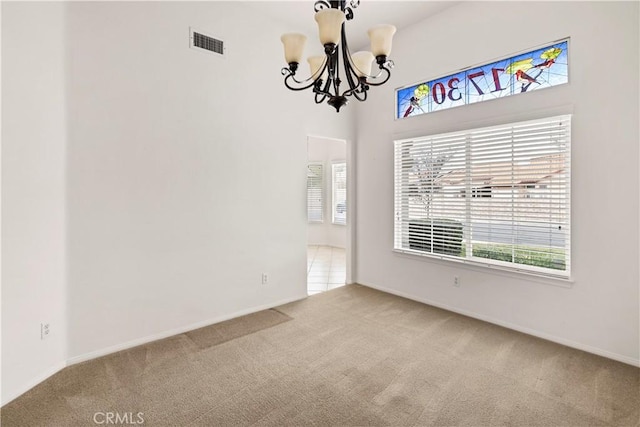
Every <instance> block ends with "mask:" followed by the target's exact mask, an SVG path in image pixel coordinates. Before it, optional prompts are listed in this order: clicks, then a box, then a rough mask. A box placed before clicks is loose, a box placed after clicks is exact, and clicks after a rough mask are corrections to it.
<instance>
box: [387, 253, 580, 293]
mask: <svg viewBox="0 0 640 427" xmlns="http://www.w3.org/2000/svg"><path fill="white" fill-rule="evenodd" d="M392 251H393V252H394V253H395V254H396V255H399V256H402V257H406V258H410V259H414V260H415V259H421V260H424V261H428V262H435V263H438V264H449V265H451V264H456V266H459V267H461V268H464V269H465V270H471V271H477V272H479V273H484V274H487V273H488V274H496V275H499V276H505V277H511V278H516V279H520V280H526V281H529V282H536V283H542V284H544V285H551V286H558V287H562V288H571V287H573V284H574V280H573V278H572V277H568V278H567V277H560V276H548V275H544V274H538V273H536V272H534V271H529V270H522V269H518V268H517V267H515V268H510V267H503V266H501V265H496V264H489V263H483V262H480V261H475V260H466V259H456V258H452V257H448V256H445V255H433V254H425V253H420V252H417V251H411V250H407V249H393V250H392Z"/></svg>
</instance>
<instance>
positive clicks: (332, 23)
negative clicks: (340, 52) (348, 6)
mask: <svg viewBox="0 0 640 427" xmlns="http://www.w3.org/2000/svg"><path fill="white" fill-rule="evenodd" d="M314 18H315V20H316V22H317V23H318V30H319V31H320V43H322V45H323V46H324V45H326V44H328V43H333V44H335V45H337V44H338V42H340V30H341V29H342V23H343V22H344V19H345V16H344V12H343V11H341V10H339V9H322V10H319V11H318V12H316V14H315V16H314Z"/></svg>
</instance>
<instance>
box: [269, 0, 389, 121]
mask: <svg viewBox="0 0 640 427" xmlns="http://www.w3.org/2000/svg"><path fill="white" fill-rule="evenodd" d="M359 4H360V0H349V1H346V0H338V1H333V0H331V1H326V0H318V1H316V3H315V7H314V9H315V12H316V13H315V20H316V22H317V23H318V30H319V33H320V43H321V44H322V46H323V47H324V55H318V56H310V57H309V58H308V59H307V61H308V62H309V68H310V71H311V76H310V77H309V78H308V79H306V80H298V78H296V72H297V71H298V65H299V64H300V60H301V59H302V52H303V50H304V46H305V44H306V41H307V37H306V36H305V35H304V34H299V33H287V34H283V35H282V37H281V38H280V39H281V40H282V44H283V45H284V56H285V60H286V61H287V64H289V67H288V68H286V67H285V68H283V69H282V75H283V76H285V78H284V84H285V86H286V87H288V88H289V89H291V90H295V91H298V90H305V89H309V88H313V92H314V94H315V101H316V104H320V103H322V102H324V101H325V100H327V103H328V104H329V105H331V106H332V107H334V108H335V109H336V112H339V111H340V107H342V106H343V105H345V104H347V102H348V98H349V97H353V98H355V99H357V100H358V101H365V100H366V99H367V91H368V90H369V87H370V86H380V85H382V84H384V83H386V82H387V80H389V77H390V76H391V68H393V61H391V60H389V59H387V57H388V56H389V53H390V52H391V41H392V38H393V35H394V34H395V32H396V27H394V26H393V25H376V26H375V27H373V28H371V29H369V31H368V34H369V39H370V40H371V52H369V51H361V52H355V53H353V54H351V52H350V51H349V46H348V44H347V37H346V34H345V29H344V24H345V21H349V20H351V19H353V9H355V8H357V7H358V5H359ZM341 58H342V67H340V65H341ZM374 60H375V62H376V64H377V65H378V68H379V71H376V75H375V76H374V75H372V74H371V69H372V67H373V62H374ZM340 68H342V73H343V74H342V76H341V74H340V73H341V70H340ZM343 83H346V84H347V85H348V88H346V87H345V88H344V89H343V90H342V91H341V88H340V86H341V85H342V84H343Z"/></svg>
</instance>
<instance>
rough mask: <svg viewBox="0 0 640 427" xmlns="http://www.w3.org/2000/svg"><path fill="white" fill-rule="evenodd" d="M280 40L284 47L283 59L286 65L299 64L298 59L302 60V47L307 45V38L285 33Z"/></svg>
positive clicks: (302, 35)
mask: <svg viewBox="0 0 640 427" xmlns="http://www.w3.org/2000/svg"><path fill="white" fill-rule="evenodd" d="M280 40H282V44H283V45H284V59H285V61H287V64H291V63H292V62H297V63H299V62H300V59H302V52H303V51H304V45H305V44H306V43H307V36H305V35H304V34H299V33H287V34H283V35H282V37H280Z"/></svg>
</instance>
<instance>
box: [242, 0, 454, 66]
mask: <svg viewBox="0 0 640 427" xmlns="http://www.w3.org/2000/svg"><path fill="white" fill-rule="evenodd" d="M458 3H461V2H460V1H381V0H360V6H358V7H357V8H356V9H354V10H353V12H354V18H353V19H352V20H351V21H347V24H346V31H347V38H348V41H349V49H350V50H351V51H352V52H353V51H355V50H358V49H362V48H367V46H368V44H369V40H368V37H367V30H368V29H369V28H370V27H372V26H374V25H376V24H393V25H395V26H396V27H397V28H398V29H400V28H402V27H406V26H408V25H411V24H414V23H416V22H419V21H421V20H423V19H425V18H427V17H429V16H432V15H435V14H436V13H438V12H440V11H442V10H444V9H446V8H448V7H451V6H455V5H456V4H458ZM245 4H246V5H249V6H251V7H252V8H256V9H258V10H260V12H261V13H264V14H265V15H267V16H269V17H271V18H272V19H276V20H279V21H281V22H283V23H284V24H286V25H285V28H287V29H288V31H290V32H296V33H298V32H299V33H303V34H306V35H307V37H308V38H309V39H308V42H307V52H305V53H307V54H309V55H311V54H313V53H317V54H319V53H321V51H322V50H321V46H320V43H319V42H317V43H316V42H315V40H317V39H318V35H317V34H318V29H317V24H316V21H315V20H314V19H313V14H314V8H313V7H314V4H315V0H289V1H252V2H247V3H245ZM367 49H368V48H367ZM313 50H317V52H314V51H313Z"/></svg>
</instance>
